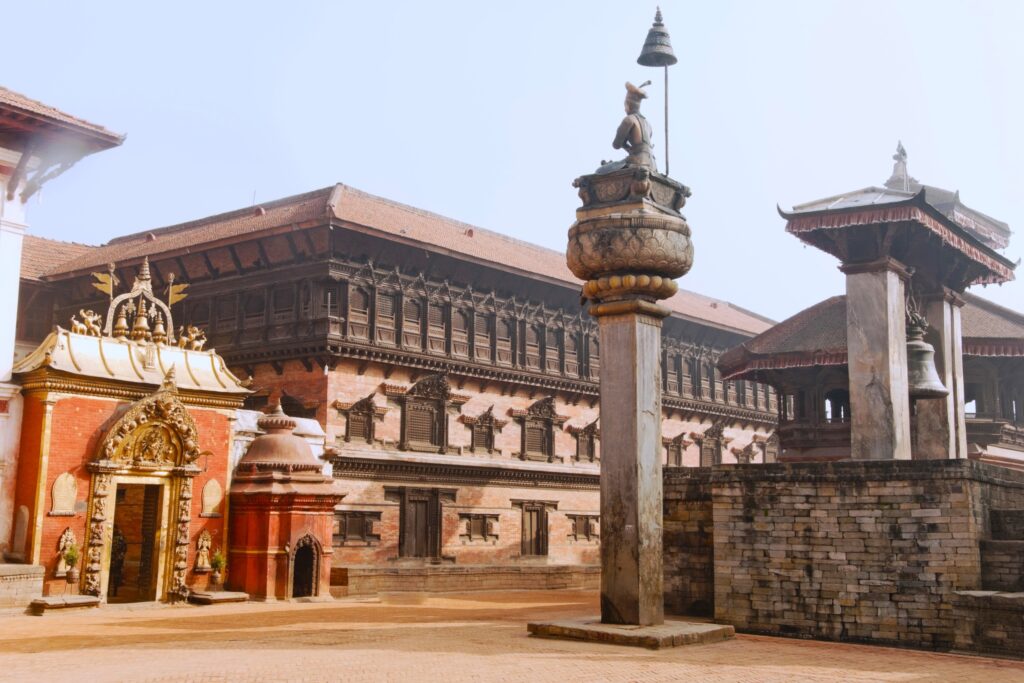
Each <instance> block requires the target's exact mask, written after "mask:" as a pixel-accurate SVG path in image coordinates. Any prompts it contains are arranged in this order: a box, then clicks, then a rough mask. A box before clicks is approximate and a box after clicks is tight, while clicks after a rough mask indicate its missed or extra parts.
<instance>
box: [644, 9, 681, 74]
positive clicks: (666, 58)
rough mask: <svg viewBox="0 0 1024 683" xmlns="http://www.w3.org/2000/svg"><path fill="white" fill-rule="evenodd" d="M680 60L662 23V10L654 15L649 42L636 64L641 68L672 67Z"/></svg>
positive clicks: (646, 41)
mask: <svg viewBox="0 0 1024 683" xmlns="http://www.w3.org/2000/svg"><path fill="white" fill-rule="evenodd" d="M678 61H679V60H678V59H676V53H675V52H673V51H672V41H671V40H670V39H669V37H668V31H667V30H666V29H665V24H663V23H662V21H661V8H660V7H659V8H658V11H657V12H656V13H655V14H654V25H653V26H651V30H650V31H648V32H647V40H645V41H644V48H643V49H642V50H641V51H640V56H639V57H637V60H636V63H637V64H639V65H641V66H672V65H673V64H675V63H676V62H678Z"/></svg>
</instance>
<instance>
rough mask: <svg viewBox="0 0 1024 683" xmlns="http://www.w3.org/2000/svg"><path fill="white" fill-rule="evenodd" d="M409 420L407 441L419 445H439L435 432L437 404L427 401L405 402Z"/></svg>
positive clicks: (439, 441)
mask: <svg viewBox="0 0 1024 683" xmlns="http://www.w3.org/2000/svg"><path fill="white" fill-rule="evenodd" d="M406 411H407V417H406V419H407V420H408V421H409V441H411V442H412V443H414V444H416V445H420V446H434V447H437V446H440V445H441V440H440V439H439V438H438V434H437V406H436V405H433V404H432V403H431V402H429V401H409V402H408V403H407V404H406Z"/></svg>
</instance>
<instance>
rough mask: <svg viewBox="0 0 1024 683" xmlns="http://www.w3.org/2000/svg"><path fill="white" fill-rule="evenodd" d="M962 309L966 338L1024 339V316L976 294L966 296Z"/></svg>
mask: <svg viewBox="0 0 1024 683" xmlns="http://www.w3.org/2000/svg"><path fill="white" fill-rule="evenodd" d="M964 298H965V299H966V300H967V304H966V305H965V306H964V307H963V309H961V317H962V318H963V327H964V337H965V338H971V339H1024V314H1021V313H1018V312H1017V311H1014V310H1011V309H1009V308H1004V307H1002V306H1000V305H998V304H994V303H992V302H991V301H989V300H988V299H983V298H981V297H980V296H977V295H975V294H969V293H967V294H964Z"/></svg>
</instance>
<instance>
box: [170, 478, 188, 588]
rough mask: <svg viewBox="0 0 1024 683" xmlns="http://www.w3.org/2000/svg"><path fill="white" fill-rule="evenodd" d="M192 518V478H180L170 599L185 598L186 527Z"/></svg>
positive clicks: (186, 567) (186, 566) (186, 568)
mask: <svg viewBox="0 0 1024 683" xmlns="http://www.w3.org/2000/svg"><path fill="white" fill-rule="evenodd" d="M191 520H192V479H191V478H184V479H182V480H181V488H180V489H179V490H178V534H177V536H176V538H175V540H174V571H173V572H172V573H171V590H170V596H171V599H178V600H187V599H188V592H189V591H188V586H186V585H185V572H186V571H188V527H189V523H190V522H191Z"/></svg>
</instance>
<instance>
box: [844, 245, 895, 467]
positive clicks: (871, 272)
mask: <svg viewBox="0 0 1024 683" xmlns="http://www.w3.org/2000/svg"><path fill="white" fill-rule="evenodd" d="M841 270H842V271H843V272H844V273H846V339H847V353H848V362H849V370H850V453H851V457H852V458H853V459H854V460H909V459H910V396H909V393H908V387H907V330H906V298H905V283H906V281H908V280H909V279H910V275H909V273H908V272H907V270H906V268H904V267H903V265H902V264H900V263H899V262H898V261H896V260H894V259H892V258H884V259H881V260H879V261H872V262H870V263H853V264H845V265H843V266H841Z"/></svg>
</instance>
